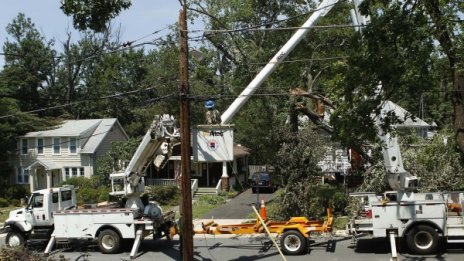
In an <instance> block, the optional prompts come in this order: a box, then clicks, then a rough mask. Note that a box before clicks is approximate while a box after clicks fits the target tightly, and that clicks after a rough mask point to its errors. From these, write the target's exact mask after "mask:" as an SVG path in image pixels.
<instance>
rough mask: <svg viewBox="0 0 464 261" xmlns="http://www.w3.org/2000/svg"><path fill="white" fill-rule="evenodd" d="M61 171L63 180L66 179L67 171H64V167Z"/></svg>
mask: <svg viewBox="0 0 464 261" xmlns="http://www.w3.org/2000/svg"><path fill="white" fill-rule="evenodd" d="M60 171H61V181H62V182H63V181H66V171H63V169H60Z"/></svg>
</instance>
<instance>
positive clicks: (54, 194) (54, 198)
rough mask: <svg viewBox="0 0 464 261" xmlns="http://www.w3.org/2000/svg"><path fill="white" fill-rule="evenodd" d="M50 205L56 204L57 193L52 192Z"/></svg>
mask: <svg viewBox="0 0 464 261" xmlns="http://www.w3.org/2000/svg"><path fill="white" fill-rule="evenodd" d="M52 203H58V192H53V194H52Z"/></svg>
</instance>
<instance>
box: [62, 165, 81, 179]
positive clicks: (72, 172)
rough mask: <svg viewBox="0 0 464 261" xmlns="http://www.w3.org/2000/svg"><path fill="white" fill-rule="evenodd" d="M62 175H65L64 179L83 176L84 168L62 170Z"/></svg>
mask: <svg viewBox="0 0 464 261" xmlns="http://www.w3.org/2000/svg"><path fill="white" fill-rule="evenodd" d="M64 173H65V175H66V179H68V178H70V177H71V175H72V176H73V177H77V176H84V168H83V167H79V168H64Z"/></svg>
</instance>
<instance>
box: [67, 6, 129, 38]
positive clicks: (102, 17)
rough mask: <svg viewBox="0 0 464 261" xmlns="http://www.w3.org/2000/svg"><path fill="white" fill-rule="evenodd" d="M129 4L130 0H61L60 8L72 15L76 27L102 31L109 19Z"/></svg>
mask: <svg viewBox="0 0 464 261" xmlns="http://www.w3.org/2000/svg"><path fill="white" fill-rule="evenodd" d="M131 4H132V3H131V1H130V0H63V1H61V7H60V8H61V10H63V12H64V14H66V15H67V16H72V17H73V23H74V27H75V28H76V29H79V30H81V31H85V30H87V29H91V30H93V31H95V32H104V31H106V29H107V25H108V23H109V21H111V19H113V18H114V17H116V16H117V15H119V13H120V12H121V11H122V10H125V9H128V8H129V7H130V6H131Z"/></svg>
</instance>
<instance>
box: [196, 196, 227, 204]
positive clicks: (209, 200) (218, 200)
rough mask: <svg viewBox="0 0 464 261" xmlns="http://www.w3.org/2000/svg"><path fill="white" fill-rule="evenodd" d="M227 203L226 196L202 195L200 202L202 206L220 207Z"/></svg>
mask: <svg viewBox="0 0 464 261" xmlns="http://www.w3.org/2000/svg"><path fill="white" fill-rule="evenodd" d="M225 203H226V195H201V196H200V199H199V200H198V204H200V205H212V206H219V205H222V204H225Z"/></svg>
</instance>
